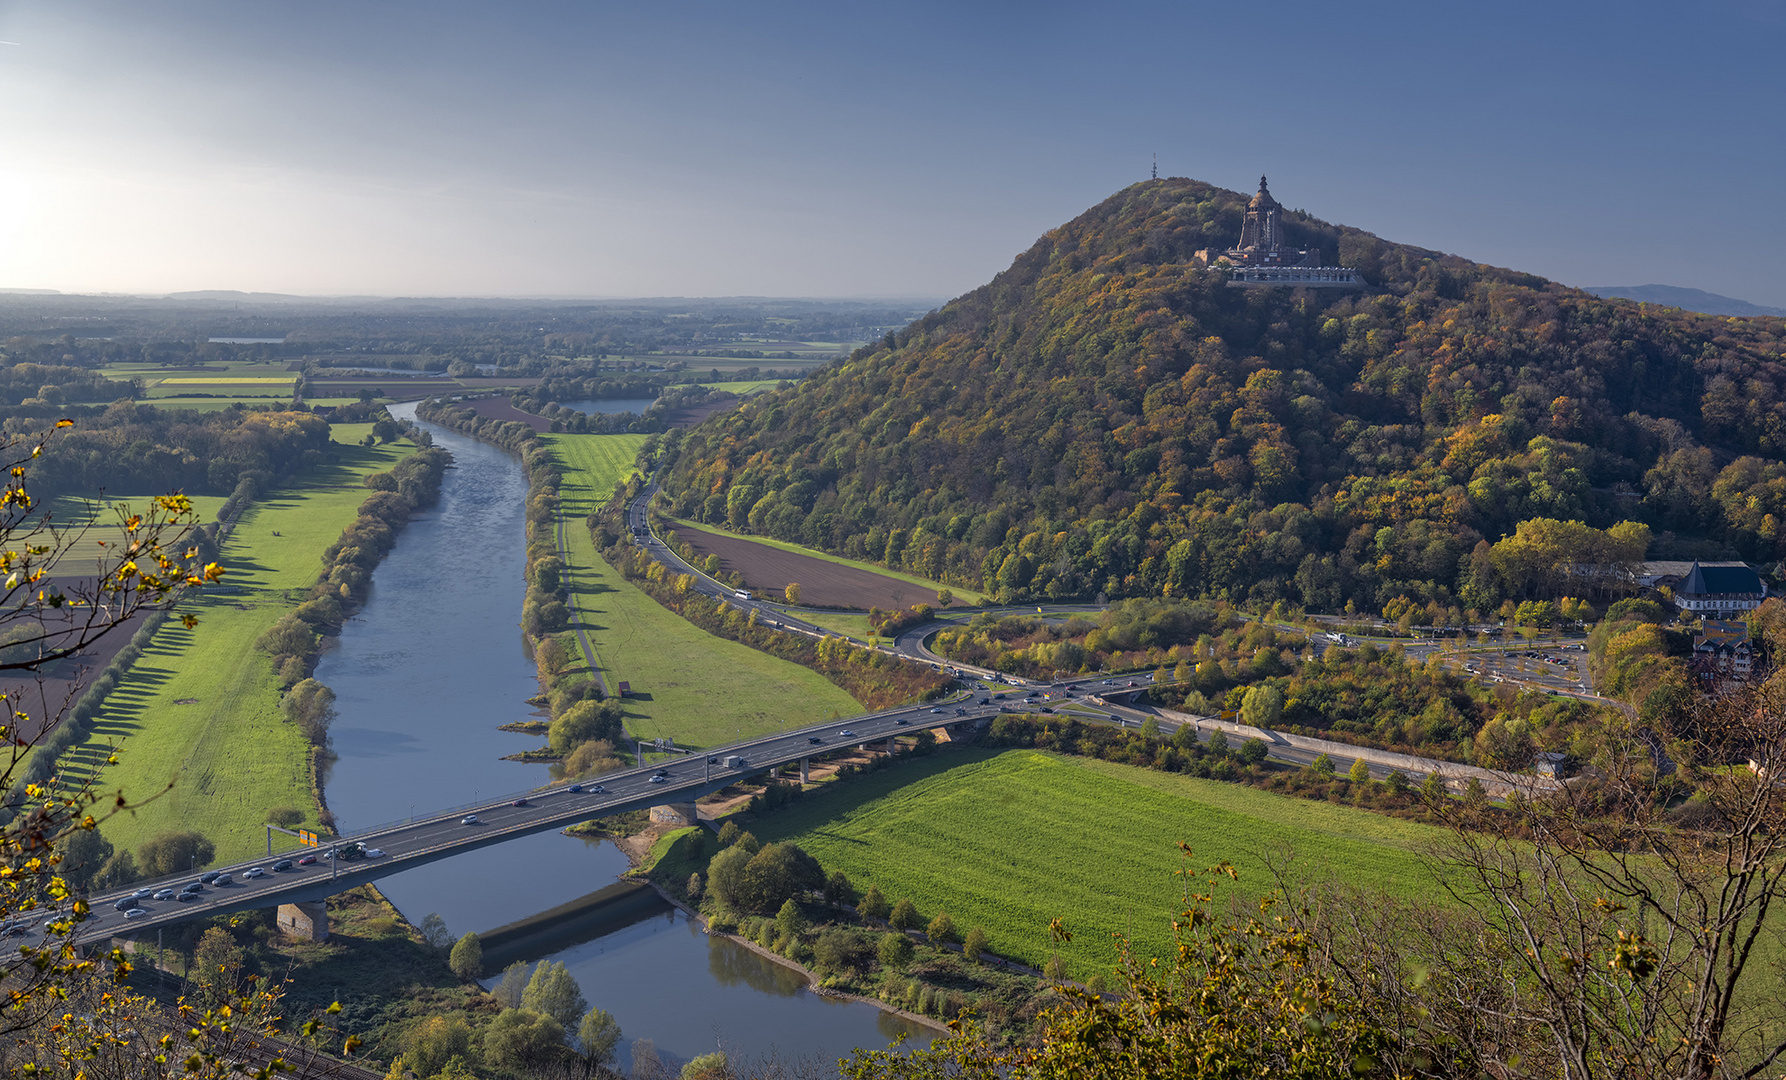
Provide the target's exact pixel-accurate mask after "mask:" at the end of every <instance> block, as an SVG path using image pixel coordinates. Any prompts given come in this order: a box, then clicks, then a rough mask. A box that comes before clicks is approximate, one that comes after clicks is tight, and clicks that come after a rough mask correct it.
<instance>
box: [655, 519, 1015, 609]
mask: <svg viewBox="0 0 1786 1080" xmlns="http://www.w3.org/2000/svg"><path fill="white" fill-rule="evenodd" d="M670 520H671V521H674V522H675V523H676V524H678V525H686V526H687V527H689V528H691V529H705V530H707V531H708V532H713V533H719V534H721V535H723V536H730V537H734V538H736V539H739V540H745V541H748V542H750V543H752V544H762V545H763V546H764V547H772V548H778V549H780V550H782V551H791V552H793V553H794V554H796V555H810V556H811V557H812V558H815V559H823V560H824V561H825V562H828V563H836V564H837V565H839V566H853V567H855V568H856V569H858V570H867V571H869V572H871V573H875V574H879V575H881V576H882V577H890V578H895V579H897V580H899V581H904V582H907V583H908V584H912V585H921V586H923V587H924V588H925V589H928V590H929V591H930V592H931V593H933V594H934V593H935V592H936V591H937V590H938V589H948V590H949V591H950V592H952V593H954V594H955V599H956V601H957V602H958V603H964V604H977V603H979V602H980V601H981V599H983V597H984V594H982V593H979V592H976V591H974V590H973V589H967V588H962V587H959V586H956V585H944V584H943V583H942V582H940V581H931V580H930V579H929V578H921V577H919V576H917V575H916V574H907V573H904V572H902V571H899V570H889V569H887V568H886V567H884V566H878V565H876V564H875V563H871V562H862V561H860V560H857V559H846V558H844V557H843V556H841V555H831V554H828V553H826V552H823V551H820V550H818V549H817V548H809V547H803V546H801V545H800V544H790V543H788V542H787V541H786V540H771V539H769V538H768V537H766V536H749V535H746V534H744V533H737V532H732V531H731V530H730V529H724V528H721V527H720V526H718V525H704V524H702V523H701V522H698V521H685V520H683V519H682V518H671V519H670ZM927 600H928V602H929V603H930V604H931V605H932V606H935V604H936V597H935V596H934V595H932V596H930V597H928V598H927Z"/></svg>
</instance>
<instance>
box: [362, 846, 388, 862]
mask: <svg viewBox="0 0 1786 1080" xmlns="http://www.w3.org/2000/svg"><path fill="white" fill-rule="evenodd" d="M366 857H367V858H368V859H382V858H384V849H383V848H375V847H369V848H367V849H366Z"/></svg>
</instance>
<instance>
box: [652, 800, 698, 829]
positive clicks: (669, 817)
mask: <svg viewBox="0 0 1786 1080" xmlns="http://www.w3.org/2000/svg"><path fill="white" fill-rule="evenodd" d="M650 816H651V821H652V823H653V824H656V825H698V824H700V821H699V819H698V818H696V816H695V804H694V803H691V802H685V803H665V804H664V805H662V806H654V807H652V808H651V811H650Z"/></svg>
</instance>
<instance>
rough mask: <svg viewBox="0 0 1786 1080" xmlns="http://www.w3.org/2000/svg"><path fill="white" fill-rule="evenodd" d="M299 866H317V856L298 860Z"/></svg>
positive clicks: (307, 856)
mask: <svg viewBox="0 0 1786 1080" xmlns="http://www.w3.org/2000/svg"><path fill="white" fill-rule="evenodd" d="M298 865H299V866H315V865H316V856H314V855H306V856H304V857H303V858H301V859H299V860H298Z"/></svg>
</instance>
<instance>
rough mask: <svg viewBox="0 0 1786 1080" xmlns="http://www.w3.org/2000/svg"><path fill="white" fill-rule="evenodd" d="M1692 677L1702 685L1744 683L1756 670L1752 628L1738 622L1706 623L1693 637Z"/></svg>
mask: <svg viewBox="0 0 1786 1080" xmlns="http://www.w3.org/2000/svg"><path fill="white" fill-rule="evenodd" d="M1692 670H1693V674H1694V675H1695V676H1697V677H1698V678H1699V679H1700V681H1701V682H1703V683H1706V684H1708V685H1709V684H1713V683H1718V682H1745V681H1747V680H1748V678H1749V675H1750V674H1751V673H1752V672H1753V671H1754V670H1755V667H1754V659H1753V650H1752V649H1751V648H1750V645H1749V628H1748V627H1747V626H1745V625H1743V624H1742V623H1739V622H1723V621H1720V620H1717V619H1707V620H1706V621H1705V626H1704V627H1703V628H1702V629H1701V630H1700V631H1699V633H1697V634H1695V635H1693V661H1692Z"/></svg>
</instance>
